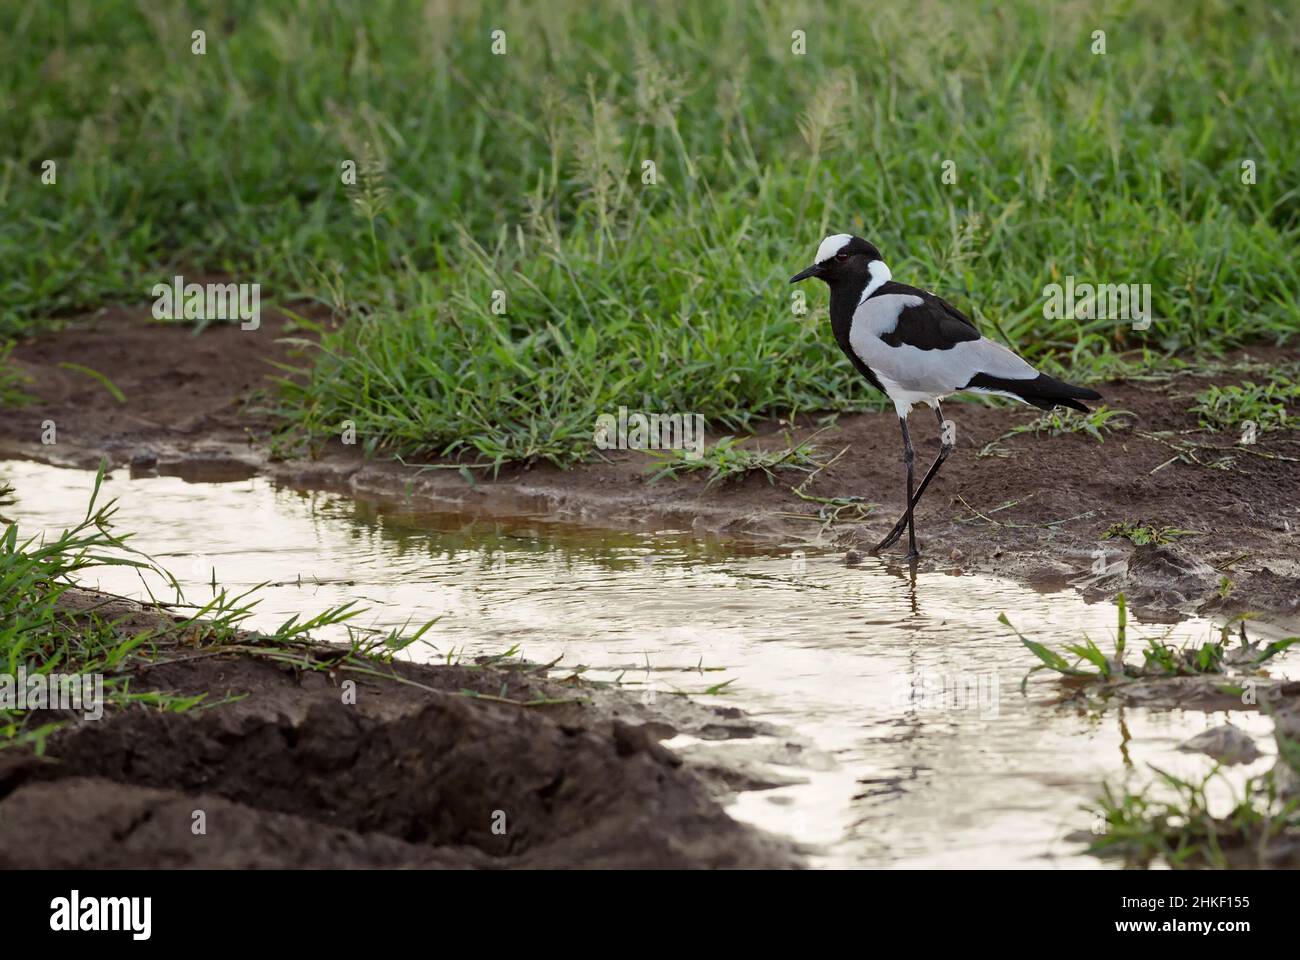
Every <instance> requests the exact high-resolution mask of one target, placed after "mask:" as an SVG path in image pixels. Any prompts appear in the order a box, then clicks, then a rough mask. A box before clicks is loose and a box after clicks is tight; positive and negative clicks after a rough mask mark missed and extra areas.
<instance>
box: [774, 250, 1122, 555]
mask: <svg viewBox="0 0 1300 960" xmlns="http://www.w3.org/2000/svg"><path fill="white" fill-rule="evenodd" d="M809 277H817V278H818V279H819V280H824V281H825V282H826V285H827V286H828V287H830V288H831V330H832V331H833V332H834V334H835V342H836V343H838V344H839V346H840V349H841V350H843V351H844V353H845V355H846V356H847V357H848V358H849V360H850V361H851V362H852V364H853V366H854V367H856V368H857V370H858V372H859V373H860V374H862V375H863V376H864V377H866V378H867V380H868V381H869V382H870V383H871V385H872V386H873V387H875V388H876V389H877V390H881V391H883V392H884V393H885V395H886V396H888V397H889V399H890V400H892V401H893V402H894V409H895V410H897V411H898V422H899V425H900V426H901V427H902V428H903V463H904V464H906V465H907V509H906V510H905V511H904V513H903V515H902V516H901V517H899V518H898V523H896V524H894V529H893V530H891V531H890V532H889V535H888V536H886V537H885V539H884V540H882V541H881V542H880V543H879V544H877V545H876V548H875V549H876V550H883V549H885V548H886V547H889V546H892V545H893V544H894V542H895V541H897V540H898V538H899V537H900V536H901V535H902V533H903V528H904V527H906V528H907V544H908V551H907V558H908V559H909V560H913V559H915V558H916V557H917V556H918V553H917V549H916V530H915V529H914V527H913V523H912V511H913V509H915V507H916V504H917V502H918V501H920V499H921V494H923V493H925V488H926V486H927V485H928V484H929V483H930V480H931V479H932V478H933V477H934V475H935V473H937V472H938V470H939V467H940V466H941V465H942V464H943V462H944V460H946V459H947V458H948V454H949V453H951V452H952V436H951V431H949V430H946V429H944V419H943V411H942V410H940V409H939V401H940V400H942V399H943V398H945V397H948V396H950V395H952V394H954V393H956V392H958V391H959V390H968V391H971V392H973V393H991V394H997V395H998V396H1003V397H1012V398H1014V399H1016V400H1021V401H1024V402H1025V403H1031V404H1033V405H1034V406H1035V407H1041V408H1042V409H1044V410H1050V409H1052V408H1053V407H1057V406H1062V407H1073V408H1074V409H1075V410H1082V411H1084V412H1085V413H1086V412H1087V411H1088V408H1087V407H1086V406H1084V405H1083V404H1082V403H1080V401H1081V400H1100V399H1101V394H1099V393H1097V392H1096V391H1094V390H1088V389H1086V388H1084V387H1076V386H1074V385H1073V384H1069V383H1064V382H1062V381H1060V380H1057V379H1055V378H1053V377H1049V376H1047V374H1045V373H1039V372H1038V371H1037V370H1035V369H1034V368H1033V367H1031V366H1030V365H1029V364H1028V363H1027V362H1026V361H1025V360H1023V359H1022V358H1021V357H1019V356H1017V355H1016V354H1014V353H1012V352H1011V351H1010V350H1008V349H1007V348H1006V347H1004V346H1002V344H1000V343H994V342H993V341H992V340H989V339H987V338H985V337H982V336H980V332H979V330H978V329H976V327H975V324H974V323H972V322H971V321H970V319H969V318H968V317H967V316H966V315H965V314H963V313H962V312H961V311H960V310H958V309H957V308H956V307H954V306H953V305H952V304H950V303H949V302H948V301H946V300H944V299H943V298H942V297H936V296H935V295H934V294H933V293H930V292H928V291H926V290H918V289H917V288H916V287H909V286H907V285H905V284H902V283H895V282H894V281H893V279H892V274H891V273H890V272H889V267H887V266H885V262H884V260H883V259H881V256H880V251H879V250H877V249H876V248H875V247H873V246H872V245H871V244H870V243H868V242H867V241H865V240H863V239H862V238H861V237H855V236H851V235H850V234H847V233H837V234H835V235H833V236H830V237H827V238H826V239H825V240H823V241H822V242H821V246H820V247H818V248H817V257H816V260H815V262H814V263H813V265H812V266H811V267H809V268H808V269H807V270H804V271H802V272H801V273H798V274H795V276H793V277H791V278H790V282H791V283H798V282H799V281H800V280H806V279H808V278H809ZM916 403H927V404H929V405H930V407H931V409H933V410H934V412H935V414H936V416H937V417H938V418H939V428H940V432H941V433H940V438H941V442H942V445H941V446H940V448H939V456H938V457H936V458H935V461H934V463H933V464H932V465H931V467H930V469H929V470H928V471H926V474H925V476H924V477H923V478H922V479H921V486H920V487H919V488H917V489H916V490H915V492H913V489H912V460H913V453H912V438H911V437H910V436H908V433H907V414H908V412H909V411H911V409H912V405H913V404H916Z"/></svg>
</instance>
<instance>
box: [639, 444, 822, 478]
mask: <svg viewBox="0 0 1300 960" xmlns="http://www.w3.org/2000/svg"><path fill="white" fill-rule="evenodd" d="M816 451H817V448H816V447H815V446H814V445H813V444H812V443H811V442H809V441H804V442H803V443H793V442H792V441H791V440H790V438H789V437H788V436H787V438H786V445H785V446H784V447H775V448H772V449H763V448H759V447H755V446H752V445H749V446H745V445H742V443H741V442H740V441H738V440H737V439H736V438H735V437H723V438H722V439H720V440H719V441H718V442H717V443H715V444H713V445H711V446H709V447H706V448H705V449H704V452H703V453H702V454H701V455H700V456H699V457H692V456H691V455H690V453H689V452H688V451H685V450H673V451H662V452H660V451H653V450H652V451H647V452H648V453H649V454H650V455H651V456H652V457H654V458H655V459H656V460H657V461H659V463H658V464H657V465H656V466H652V467H650V469H651V470H654V471H655V472H654V475H653V476H651V477H650V482H651V483H654V482H655V481H657V480H661V479H663V478H664V477H671V478H672V479H674V480H676V479H677V477H678V476H679V475H680V474H686V473H697V472H699V471H701V470H703V471H707V472H708V483H707V486H712V485H713V484H715V483H718V482H725V481H728V480H738V479H741V478H743V477H747V476H749V475H750V474H751V473H758V472H761V473H763V474H764V475H765V476H766V477H767V479H768V482H775V480H776V472H777V471H778V470H798V471H802V472H804V473H813V472H814V471H816V470H817V468H818V467H819V466H821V464H820V463H818V461H817V460H815V459H814V454H815V453H816Z"/></svg>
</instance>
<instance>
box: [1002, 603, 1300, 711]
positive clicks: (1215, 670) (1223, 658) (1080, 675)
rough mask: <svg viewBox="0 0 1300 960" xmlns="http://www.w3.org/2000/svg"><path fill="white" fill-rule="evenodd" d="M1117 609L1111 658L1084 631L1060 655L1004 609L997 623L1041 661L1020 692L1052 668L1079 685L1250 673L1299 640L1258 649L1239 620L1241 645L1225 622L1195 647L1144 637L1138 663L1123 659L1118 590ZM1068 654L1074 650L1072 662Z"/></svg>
mask: <svg viewBox="0 0 1300 960" xmlns="http://www.w3.org/2000/svg"><path fill="white" fill-rule="evenodd" d="M1116 608H1117V612H1116V617H1117V625H1116V630H1115V654H1114V656H1112V657H1108V656H1106V654H1105V653H1104V652H1102V650H1101V648H1100V647H1098V646H1097V644H1096V643H1094V642H1093V641H1092V640H1091V639H1090V638H1089V637H1087V636H1086V635H1085V636H1084V638H1083V641H1082V642H1081V643H1075V644H1069V645H1067V646H1066V647H1065V648H1064V649H1065V652H1064V653H1058V652H1057V651H1055V650H1052V649H1051V648H1050V647H1048V646H1046V645H1045V644H1042V643H1038V642H1037V641H1034V640H1030V639H1029V638H1028V637H1026V636H1025V635H1024V634H1022V633H1021V632H1020V631H1019V630H1017V629H1016V628H1015V627H1014V626H1013V625H1012V623H1011V621H1010V619H1009V618H1008V617H1007V615H1006V614H1005V613H1003V614H1000V615H999V616H998V622H999V623H1001V624H1002V625H1003V626H1005V627H1007V628H1008V629H1010V630H1011V631H1012V632H1013V633H1015V635H1016V636H1017V637H1019V638H1020V642H1021V643H1023V644H1024V645H1025V647H1027V648H1028V649H1029V651H1030V652H1031V653H1033V655H1034V656H1035V657H1037V658H1038V659H1039V661H1041V662H1040V663H1039V664H1038V665H1037V666H1035V667H1031V668H1030V670H1029V672H1028V673H1026V674H1025V677H1024V679H1023V680H1022V681H1021V684H1020V689H1021V691H1022V692H1024V690H1025V689H1026V686H1027V685H1028V682H1029V678H1030V677H1031V676H1032V675H1033V674H1035V673H1037V672H1038V671H1039V670H1052V671H1054V672H1056V673H1059V674H1060V675H1061V676H1062V677H1066V678H1070V679H1071V680H1074V681H1076V682H1079V683H1122V682H1126V681H1132V680H1149V679H1152V678H1165V677H1182V676H1196V675H1204V674H1215V675H1222V674H1226V673H1228V671H1229V669H1233V670H1236V671H1245V672H1253V671H1254V670H1257V669H1258V668H1259V667H1260V666H1261V665H1262V664H1263V663H1264V662H1265V661H1267V660H1270V659H1272V658H1273V657H1275V656H1277V655H1278V654H1279V653H1281V652H1283V651H1284V650H1286V649H1288V648H1289V647H1291V646H1292V645H1294V644H1296V643H1300V637H1288V638H1286V639H1284V640H1274V641H1272V642H1270V643H1268V644H1267V645H1266V646H1263V647H1260V646H1259V645H1258V644H1256V643H1251V642H1250V641H1248V640H1247V639H1246V627H1245V623H1244V622H1239V630H1240V645H1238V646H1236V647H1233V646H1232V637H1231V623H1229V624H1225V625H1224V626H1223V627H1222V628H1221V629H1220V631H1219V638H1218V639H1217V640H1211V641H1206V642H1204V643H1201V644H1199V645H1198V644H1187V645H1185V646H1181V647H1179V646H1174V645H1173V644H1171V643H1168V642H1166V641H1165V640H1164V639H1159V638H1151V639H1148V640H1147V641H1146V646H1145V648H1144V649H1143V650H1142V663H1141V664H1140V665H1138V664H1133V663H1129V662H1127V661H1126V660H1125V653H1126V652H1127V649H1128V640H1129V637H1128V601H1127V599H1126V598H1125V596H1124V594H1122V593H1121V594H1120V595H1119V596H1118V597H1117V598H1116ZM1067 654H1073V656H1074V660H1073V661H1072V660H1071V659H1070V658H1069V657H1068V656H1067Z"/></svg>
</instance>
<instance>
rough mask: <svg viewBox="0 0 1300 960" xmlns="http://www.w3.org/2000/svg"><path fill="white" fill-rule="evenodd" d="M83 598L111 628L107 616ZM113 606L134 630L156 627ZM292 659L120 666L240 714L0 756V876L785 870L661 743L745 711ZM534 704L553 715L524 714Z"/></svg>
mask: <svg viewBox="0 0 1300 960" xmlns="http://www.w3.org/2000/svg"><path fill="white" fill-rule="evenodd" d="M80 597H81V598H82V599H83V600H84V599H87V598H88V599H89V600H90V601H92V602H91V603H88V604H86V605H87V606H95V607H96V608H97V609H99V612H100V613H101V614H103V615H108V614H107V613H105V609H104V608H103V607H102V606H101V601H102V598H101V597H98V596H96V595H90V594H85V593H82V594H80ZM114 603H115V604H116V606H115V607H114V610H113V611H112V615H113V616H114V617H117V616H120V615H122V614H123V613H128V612H129V613H130V614H131V621H130V626H131V627H132V628H133V629H137V630H139V629H144V628H146V627H148V626H150V625H151V624H153V623H155V622H156V621H157V620H158V619H159V618H160V617H161V615H160V614H156V613H152V612H151V611H148V610H146V609H142V608H139V607H138V606H137V605H130V606H131V609H130V610H126V609H125V607H124V606H123V602H122V601H114ZM117 607H123V609H117ZM124 622H125V621H124ZM250 643H253V641H251V640H250V639H249V638H245V640H244V644H245V645H247V644H250ZM299 652H300V653H301V657H302V661H301V664H299V663H297V662H295V663H293V664H288V663H285V662H283V661H282V660H273V659H270V658H269V657H268V656H267V655H263V654H261V653H259V652H258V651H256V650H252V651H249V650H242V651H241V650H231V651H228V652H227V650H226V648H220V647H218V648H207V649H193V648H188V649H185V648H181V649H179V650H176V651H171V652H167V653H164V654H163V655H162V656H161V658H160V659H159V660H158V661H157V662H156V665H149V664H144V665H137V666H136V667H134V668H133V669H132V671H131V674H132V686H131V689H132V692H133V693H139V692H141V691H143V690H146V689H148V690H162V691H168V692H171V693H174V694H178V695H182V696H186V695H193V694H197V693H204V692H211V696H212V698H213V699H214V700H220V699H221V698H222V697H223V696H229V697H239V698H241V699H235V700H230V701H226V702H221V703H219V704H217V705H215V706H210V707H206V708H203V709H198V710H191V711H189V712H183V713H176V712H161V711H158V710H157V709H155V708H149V707H141V708H130V709H109V710H108V711H106V713H105V715H104V717H103V719H101V720H99V721H90V720H81V721H75V718H71V717H70V718H69V719H74V722H73V723H72V724H70V725H68V726H66V727H64V728H63V729H62V730H60V731H58V732H57V733H56V734H55V735H54V736H53V737H52V738H51V740H50V741H49V743H48V745H47V750H46V753H45V755H44V756H37V755H36V754H35V753H33V752H31V751H29V750H28V751H22V750H17V749H11V750H8V751H4V752H0V868H7V867H42V868H47V867H76V868H82V867H460V868H498V867H525V868H528V867H539V868H540V867H552V868H555V867H648V868H686V867H739V868H744V867H788V866H795V865H797V864H798V862H799V860H798V858H797V857H796V855H795V854H794V853H793V852H792V851H791V850H790V849H789V848H788V847H787V846H786V845H784V844H782V843H780V842H779V841H776V840H774V839H771V838H768V837H767V836H765V835H762V834H760V833H758V832H756V831H754V830H752V829H750V828H748V827H745V826H743V825H741V824H739V823H737V822H735V821H733V820H731V819H730V818H729V817H728V816H727V815H726V814H725V813H724V812H723V810H722V808H721V806H720V805H719V804H718V802H717V800H716V799H715V795H716V794H719V793H721V792H723V791H722V790H721V789H720V788H719V786H718V785H717V784H716V783H714V784H710V783H707V782H706V781H705V780H704V779H702V777H701V776H700V775H697V773H696V772H694V770H693V769H692V768H691V767H689V766H688V765H683V763H682V761H681V759H679V758H678V757H677V756H675V755H674V754H672V753H670V752H668V751H667V750H665V749H664V748H663V747H661V746H660V745H659V743H658V740H657V738H661V737H669V736H673V735H675V734H677V733H679V732H683V733H687V732H689V733H696V734H699V733H700V731H701V730H703V729H705V728H707V729H708V730H709V731H711V732H712V735H714V736H718V735H719V733H718V731H723V733H722V734H721V735H723V736H738V737H744V736H747V735H750V734H752V733H753V728H752V726H749V725H747V724H746V723H745V722H744V720H743V718H740V717H739V716H738V713H737V711H734V710H731V709H726V708H709V707H702V706H697V705H693V704H687V703H685V702H681V703H673V704H671V705H670V708H671V711H672V712H670V713H669V714H668V715H667V716H665V715H662V714H657V713H656V712H654V711H652V710H651V709H650V708H647V707H645V706H644V705H642V704H641V703H640V702H639V701H637V700H635V699H633V698H630V697H624V696H622V695H621V694H620V693H619V692H618V691H617V690H615V689H612V688H608V687H605V688H596V687H593V686H591V685H588V684H581V683H578V682H576V681H575V682H574V683H570V684H562V683H558V682H553V681H547V680H539V679H537V678H536V677H533V676H529V675H528V674H527V673H526V672H524V671H525V669H526V668H525V667H518V668H515V669H511V670H505V669H501V668H497V667H491V666H483V665H467V666H454V665H453V666H421V665H412V664H392V665H385V664H382V663H373V664H369V665H367V666H365V669H366V670H368V671H377V673H378V674H379V675H376V673H375V672H365V673H363V672H358V671H357V670H355V669H351V666H350V662H349V661H344V660H340V659H339V658H340V656H341V655H342V653H343V651H342V650H340V649H339V648H330V647H326V646H323V645H312V646H311V647H310V648H308V647H305V646H304V647H302V648H301V649H300V651H299ZM271 653H272V651H270V650H267V651H266V654H271ZM295 659H296V658H295ZM309 663H314V664H316V665H320V664H322V663H324V664H327V665H330V666H331V667H332V669H326V670H320V669H311V668H309V667H308V664H309ZM348 681H354V682H355V683H356V691H355V698H349V697H346V696H345V692H346V690H347V688H346V686H345V684H346V683H347V682H348ZM475 694H477V695H479V696H475ZM484 697H494V698H497V699H495V700H489V699H484ZM349 699H354V701H355V702H348V700H349ZM538 700H552V701H559V702H555V703H547V704H542V705H532V706H529V705H527V704H529V703H530V702H534V701H538ZM507 701H509V702H507ZM36 721H37V722H41V721H40V718H36ZM196 811H202V813H203V816H204V818H205V820H206V830H205V831H204V832H201V833H196V832H195V830H194V825H195V823H196V819H195V813H196Z"/></svg>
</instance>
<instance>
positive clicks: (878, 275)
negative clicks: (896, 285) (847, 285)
mask: <svg viewBox="0 0 1300 960" xmlns="http://www.w3.org/2000/svg"><path fill="white" fill-rule="evenodd" d="M867 270H868V271H869V272H870V273H871V281H870V282H869V283H868V284H867V285H866V286H865V287H863V288H862V296H860V297H858V306H862V301H863V300H866V299H867V297H869V296H871V295H872V294H873V293H875V292H876V291H877V290H879V289H880V288H881V287H883V286H884V285H885V284H887V283H888V282H889V281H890V280H892V279H893V278H894V275H893V274H892V273H890V272H889V267H887V266H885V261H884V260H872V261H871V262H870V263H869V264H867Z"/></svg>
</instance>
